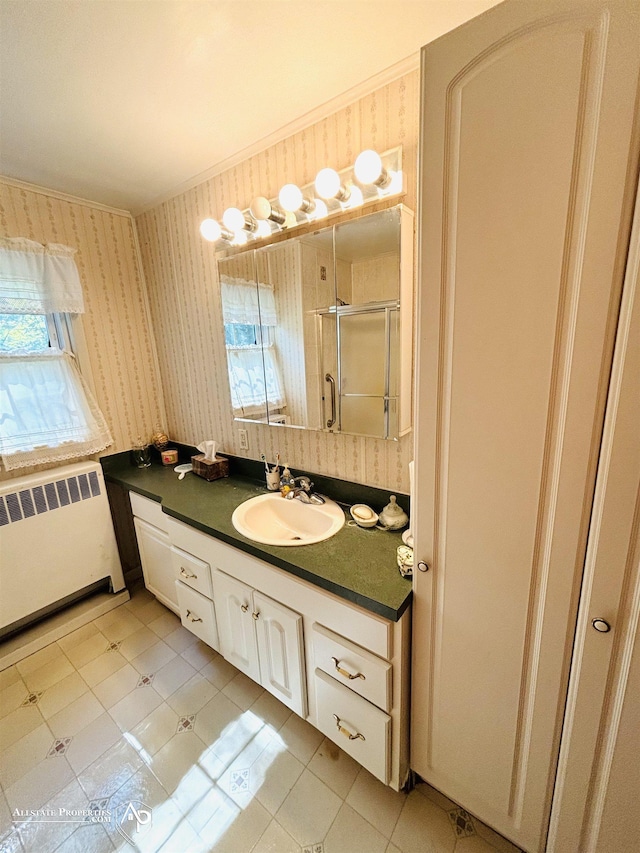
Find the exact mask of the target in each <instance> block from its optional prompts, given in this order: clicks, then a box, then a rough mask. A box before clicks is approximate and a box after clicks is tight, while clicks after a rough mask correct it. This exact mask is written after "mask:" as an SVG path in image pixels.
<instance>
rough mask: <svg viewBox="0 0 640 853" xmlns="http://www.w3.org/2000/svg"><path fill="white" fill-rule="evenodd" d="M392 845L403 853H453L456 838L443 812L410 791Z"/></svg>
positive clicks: (418, 794) (416, 792)
mask: <svg viewBox="0 0 640 853" xmlns="http://www.w3.org/2000/svg"><path fill="white" fill-rule="evenodd" d="M391 841H393V843H394V844H395V845H397V846H398V847H399V848H400V849H401V850H402V851H403V853H424V850H425V847H426V846H427V844H430V845H431V847H432V848H433V851H434V853H453V849H454V847H455V844H456V837H455V833H454V831H453V828H452V826H451V823H450V822H449V817H448V815H447V813H446V812H445V811H443V810H442V809H441V808H440V807H439V806H436V805H435V804H434V803H432V802H431V801H430V800H428V799H427V798H426V797H423V796H422V794H420V793H419V792H418V791H412V792H411V793H410V794H409V796H408V797H407V800H406V802H405V804H404V806H403V808H402V811H401V812H400V817H399V818H398V822H397V823H396V826H395V829H394V831H393V835H392V836H391Z"/></svg>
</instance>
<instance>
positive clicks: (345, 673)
mask: <svg viewBox="0 0 640 853" xmlns="http://www.w3.org/2000/svg"><path fill="white" fill-rule="evenodd" d="M331 660H332V661H333V664H334V666H335V668H336V669H337V670H338V672H339V673H340V675H342V676H344V677H345V678H348V679H349V681H353V679H354V678H361V679H362V680H363V681H366V680H367V679H366V676H365V675H363V673H361V672H356V673H355V675H354V674H353V673H352V672H349V671H348V670H346V669H344V668H343V667H341V666H340V661H339V660H338V658H331Z"/></svg>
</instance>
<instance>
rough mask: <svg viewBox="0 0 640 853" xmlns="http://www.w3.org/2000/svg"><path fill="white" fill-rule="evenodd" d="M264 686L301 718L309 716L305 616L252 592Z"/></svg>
mask: <svg viewBox="0 0 640 853" xmlns="http://www.w3.org/2000/svg"><path fill="white" fill-rule="evenodd" d="M253 603H254V613H256V614H257V616H258V618H257V620H256V631H257V634H258V652H259V655H260V671H261V673H262V686H263V687H265V688H266V689H267V690H268V691H269V692H270V693H273V695H274V696H276V697H277V698H278V699H279V700H280V701H281V702H283V703H284V704H285V705H287V707H289V708H291V710H292V711H295V712H296V714H299V715H300V716H301V717H306V716H307V691H306V678H305V667H304V640H303V634H302V616H300V614H299V613H295V612H294V611H293V610H289V608H288V607H284V605H282V604H278V602H277V601H273V600H272V599H271V598H267V596H266V595H263V594H262V593H260V592H254V593H253Z"/></svg>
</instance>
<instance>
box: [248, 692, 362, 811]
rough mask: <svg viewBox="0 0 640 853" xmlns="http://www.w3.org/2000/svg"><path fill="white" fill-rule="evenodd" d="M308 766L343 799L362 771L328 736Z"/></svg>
mask: <svg viewBox="0 0 640 853" xmlns="http://www.w3.org/2000/svg"><path fill="white" fill-rule="evenodd" d="M252 710H253V709H252ZM307 766H308V768H309V770H311V772H312V773H315V775H316V776H317V777H318V779H322V781H323V782H324V783H325V785H328V786H329V787H330V788H331V790H332V791H334V792H335V793H336V794H337V795H338V796H339V797H340V798H341V799H342V800H344V798H345V797H346V796H347V794H348V793H349V791H350V790H351V786H352V785H353V783H354V782H355V779H356V776H357V775H358V772H359V771H360V765H359V764H358V763H357V762H356V761H354V760H353V758H351V756H349V755H347V753H346V752H343V750H341V749H340V747H338V746H336V744H335V743H334V742H333V741H331V740H329V739H328V738H325V739H324V740H323V741H322V743H321V744H320V746H319V747H318V749H317V750H316V752H315V754H314V756H313V758H312V759H311V761H310V762H309V764H308V765H307Z"/></svg>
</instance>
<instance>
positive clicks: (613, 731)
mask: <svg viewBox="0 0 640 853" xmlns="http://www.w3.org/2000/svg"><path fill="white" fill-rule="evenodd" d="M639 436H640V194H639V198H638V203H637V207H636V221H635V225H634V236H633V239H632V242H631V250H630V254H629V263H628V265H627V277H626V281H625V290H624V296H623V302H622V310H621V313H620V323H619V328H618V336H617V339H616V353H615V359H614V365H613V371H612V374H611V385H610V390H609V399H608V402H607V419H606V423H605V430H604V435H603V442H602V453H601V456H600V465H599V468H598V479H597V485H596V495H595V500H594V512H593V520H592V524H591V530H590V533H589V547H588V551H587V560H586V565H585V573H584V582H583V594H582V601H581V604H580V612H579V615H578V627H577V631H576V642H575V647H574V656H573V662H572V670H571V680H570V684H569V698H568V701H567V711H566V714H565V723H564V727H563V733H562V748H561V751H560V762H559V769H558V779H557V781H556V787H555V792H554V806H553V813H552V818H551V831H550V834H549V845H548V850H549V853H574V851H575V853H577V851H580V853H592V851H593V853H596V851H597V853H612V851H615V853H637V851H638V850H640V825H639V823H638V803H639V802H640V761H639V760H638V755H639V753H640V440H639ZM595 620H600V621H595ZM607 625H609V626H610V630H607Z"/></svg>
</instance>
